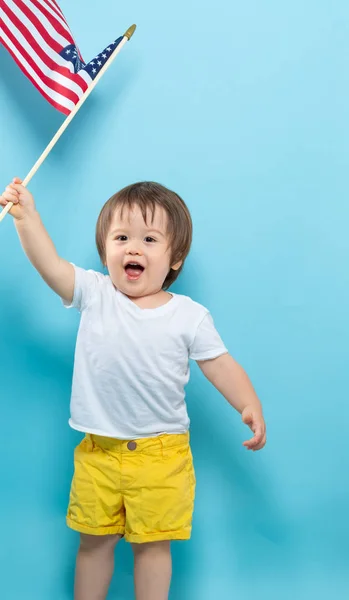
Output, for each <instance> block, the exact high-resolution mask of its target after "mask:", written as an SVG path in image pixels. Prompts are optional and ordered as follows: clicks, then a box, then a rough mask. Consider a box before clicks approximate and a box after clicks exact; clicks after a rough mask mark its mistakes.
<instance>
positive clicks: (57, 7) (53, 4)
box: [46, 0, 65, 19]
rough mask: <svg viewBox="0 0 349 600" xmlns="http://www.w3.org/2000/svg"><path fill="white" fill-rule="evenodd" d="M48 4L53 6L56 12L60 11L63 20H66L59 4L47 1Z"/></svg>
mask: <svg viewBox="0 0 349 600" xmlns="http://www.w3.org/2000/svg"><path fill="white" fill-rule="evenodd" d="M46 2H47V4H51V6H52V7H53V8H55V9H56V10H58V11H59V12H60V13H61V16H62V17H63V19H65V17H64V14H63V13H62V11H61V9H60V8H59V6H58V4H56V3H55V2H52V0H46Z"/></svg>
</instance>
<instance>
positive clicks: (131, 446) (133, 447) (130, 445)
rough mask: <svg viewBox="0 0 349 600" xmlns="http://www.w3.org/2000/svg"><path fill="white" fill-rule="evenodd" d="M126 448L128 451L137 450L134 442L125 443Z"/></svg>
mask: <svg viewBox="0 0 349 600" xmlns="http://www.w3.org/2000/svg"><path fill="white" fill-rule="evenodd" d="M127 448H128V449H129V450H136V448H137V444H136V442H128V443H127Z"/></svg>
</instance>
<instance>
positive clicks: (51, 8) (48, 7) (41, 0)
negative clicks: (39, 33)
mask: <svg viewBox="0 0 349 600" xmlns="http://www.w3.org/2000/svg"><path fill="white" fill-rule="evenodd" d="M38 1H39V3H40V4H42V5H43V6H44V7H45V8H46V10H48V11H49V12H50V13H51V14H52V15H53V16H54V17H56V19H58V20H59V21H60V22H61V23H62V25H63V27H66V29H68V30H69V31H70V29H69V25H68V23H67V21H66V20H65V18H64V17H63V15H62V13H60V12H59V11H58V10H57V9H56V7H54V6H52V4H50V2H47V0H38Z"/></svg>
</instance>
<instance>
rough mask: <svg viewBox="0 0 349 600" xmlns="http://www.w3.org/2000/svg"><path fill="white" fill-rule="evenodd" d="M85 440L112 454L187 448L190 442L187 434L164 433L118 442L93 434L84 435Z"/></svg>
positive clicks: (118, 440)
mask: <svg viewBox="0 0 349 600" xmlns="http://www.w3.org/2000/svg"><path fill="white" fill-rule="evenodd" d="M86 439H88V440H90V442H91V443H92V444H95V445H96V446H100V447H101V448H104V449H105V450H110V451H112V452H126V453H130V452H154V451H155V452H156V451H159V450H164V449H167V448H175V447H176V446H187V445H188V444H189V441H190V436H189V432H187V433H164V434H161V435H158V436H156V437H151V438H138V439H134V440H133V439H130V440H120V439H117V438H110V437H104V436H101V435H96V434H94V433H86Z"/></svg>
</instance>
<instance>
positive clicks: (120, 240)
mask: <svg viewBox="0 0 349 600" xmlns="http://www.w3.org/2000/svg"><path fill="white" fill-rule="evenodd" d="M115 239H116V240H117V241H118V242H126V240H127V235H118V236H117V237H116V238H115Z"/></svg>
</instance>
